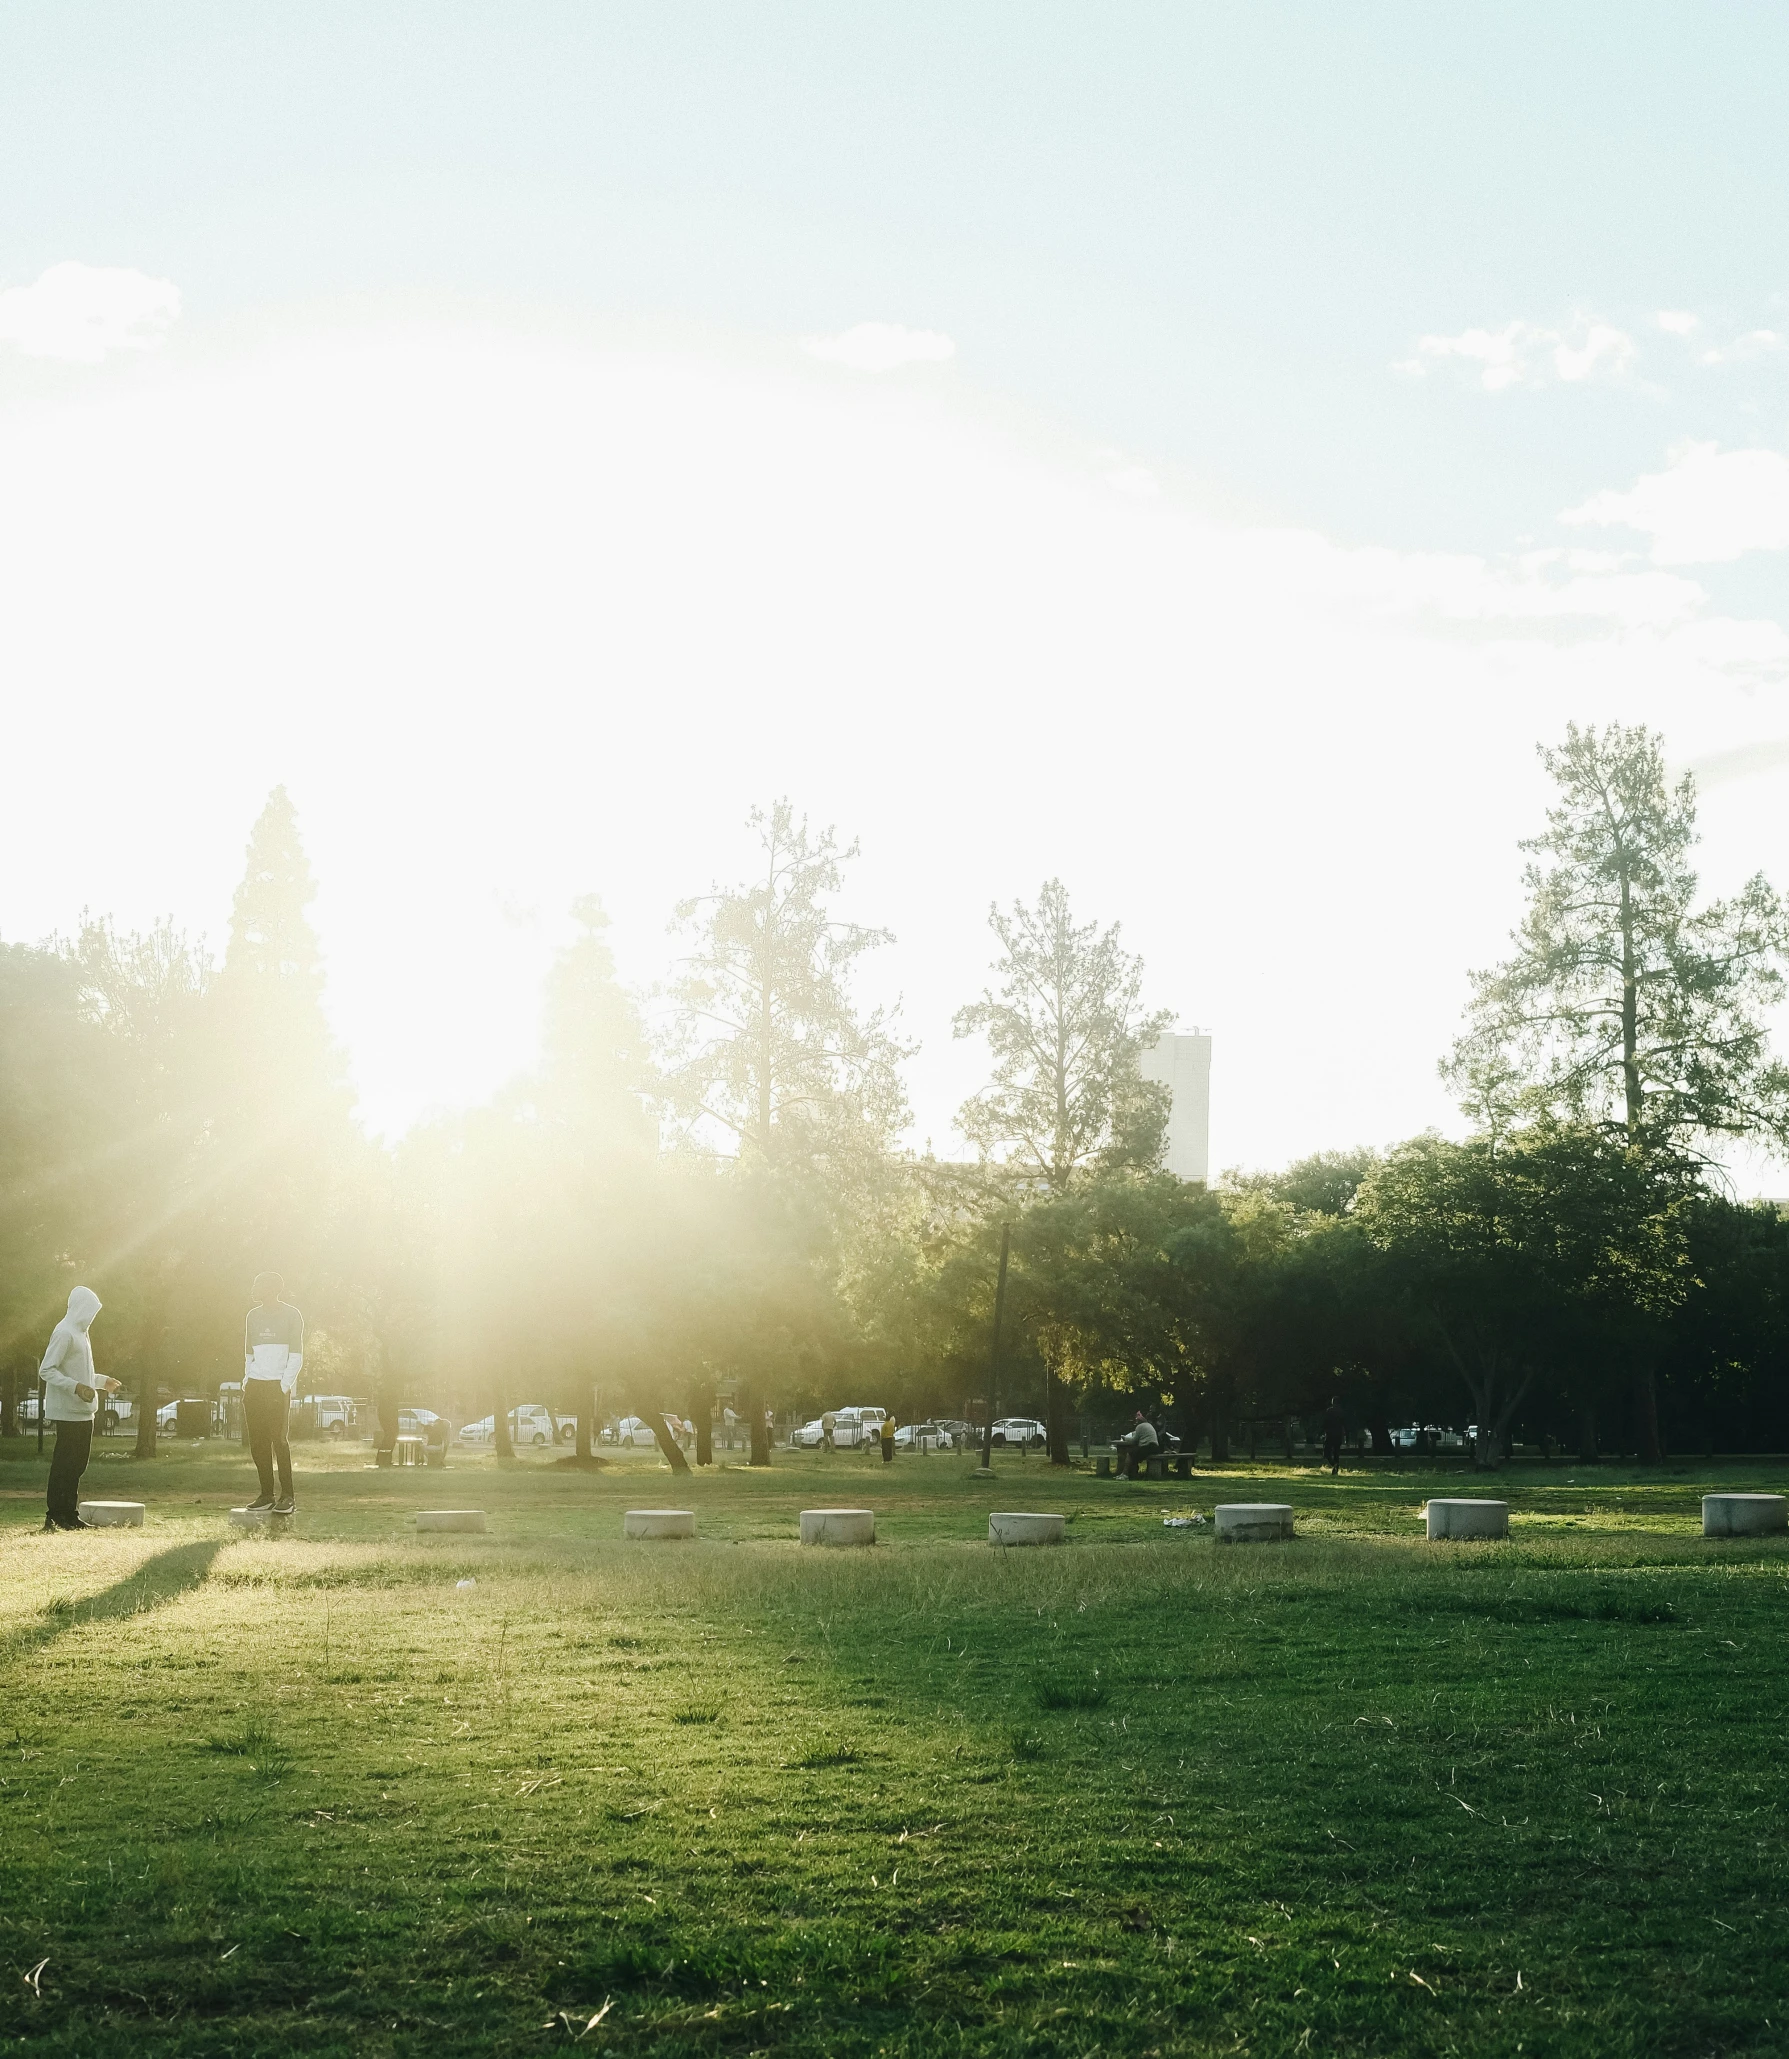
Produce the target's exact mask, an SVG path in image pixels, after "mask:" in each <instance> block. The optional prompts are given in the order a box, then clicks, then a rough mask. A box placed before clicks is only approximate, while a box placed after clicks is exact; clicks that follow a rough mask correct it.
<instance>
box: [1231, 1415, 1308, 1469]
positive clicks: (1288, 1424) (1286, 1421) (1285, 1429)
mask: <svg viewBox="0 0 1789 2059" xmlns="http://www.w3.org/2000/svg"><path fill="white" fill-rule="evenodd" d="M1280 1429H1281V1432H1282V1433H1283V1435H1284V1437H1285V1440H1286V1463H1287V1465H1290V1464H1291V1463H1292V1461H1293V1460H1294V1459H1295V1458H1296V1457H1297V1456H1298V1453H1297V1451H1296V1449H1295V1448H1294V1446H1293V1443H1292V1418H1291V1417H1290V1416H1282V1417H1281V1418H1280ZM1213 1456H1214V1457H1215V1456H1216V1453H1215V1452H1214V1453H1213Z"/></svg>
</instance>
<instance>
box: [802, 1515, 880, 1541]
mask: <svg viewBox="0 0 1789 2059" xmlns="http://www.w3.org/2000/svg"><path fill="white" fill-rule="evenodd" d="M801 1541H802V1543H803V1544H874V1543H875V1541H876V1512H875V1511H874V1509H803V1510H802V1512H801Z"/></svg>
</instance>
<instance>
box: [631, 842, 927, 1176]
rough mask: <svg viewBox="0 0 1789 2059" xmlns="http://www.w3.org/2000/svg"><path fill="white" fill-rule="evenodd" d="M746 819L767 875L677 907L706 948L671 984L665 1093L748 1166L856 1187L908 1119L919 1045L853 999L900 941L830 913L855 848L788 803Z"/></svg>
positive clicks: (694, 1131)
mask: <svg viewBox="0 0 1789 2059" xmlns="http://www.w3.org/2000/svg"><path fill="white" fill-rule="evenodd" d="M748 822H749V826H750V827H751V828H752V829H754V830H755V831H756V832H757V834H758V841H759V846H760V849H761V851H762V854H763V856H762V860H761V863H760V868H759V872H758V877H757V878H756V879H755V880H752V881H749V882H747V883H745V884H743V885H740V886H737V887H730V888H721V887H716V888H715V889H714V890H713V891H712V892H711V893H709V894H707V895H704V896H701V897H699V898H697V899H694V900H690V901H685V902H684V903H682V905H681V906H680V907H679V908H678V910H677V921H678V923H679V925H680V926H682V927H683V928H684V929H685V930H686V931H688V932H690V933H691V934H693V936H694V939H695V948H694V950H693V951H692V952H691V953H690V955H689V956H688V957H687V958H686V959H685V960H684V962H683V965H682V967H681V969H680V970H679V972H678V975H677V977H676V979H675V980H674V982H673V984H672V988H671V992H672V997H673V999H674V1000H675V1002H676V1005H677V1017H676V1021H675V1025H674V1027H673V1030H672V1033H671V1040H670V1052H669V1062H668V1064H667V1066H666V1071H665V1091H666V1094H667V1097H668V1100H669V1102H670V1104H671V1106H672V1108H673V1109H674V1110H675V1111H676V1113H677V1114H678V1116H679V1117H680V1118H681V1120H682V1122H683V1124H684V1127H685V1133H686V1135H699V1134H700V1133H702V1132H704V1131H709V1132H713V1131H718V1132H719V1133H720V1136H721V1138H722V1139H723V1140H724V1142H725V1144H726V1146H727V1148H728V1149H730V1150H731V1151H732V1152H733V1153H734V1154H736V1155H737V1156H738V1157H739V1159H740V1160H741V1161H742V1162H749V1161H753V1160H755V1161H757V1162H758V1163H760V1164H762V1165H767V1166H770V1167H773V1168H776V1169H780V1170H796V1169H802V1170H818V1171H821V1172H823V1173H825V1174H827V1175H828V1176H830V1177H832V1178H833V1179H834V1180H835V1181H837V1180H845V1181H849V1180H850V1179H851V1178H853V1177H856V1176H861V1175H862V1173H863V1172H864V1171H865V1170H866V1169H867V1167H868V1165H869V1164H870V1162H872V1161H874V1160H875V1159H877V1158H879V1157H880V1155H881V1154H882V1153H883V1151H885V1149H886V1148H887V1146H888V1144H889V1142H890V1141H891V1139H892V1138H893V1137H894V1136H895V1134H896V1133H897V1132H898V1131H899V1129H900V1127H901V1125H902V1123H903V1122H904V1121H905V1120H906V1100H905V1096H904V1094H903V1091H902V1088H901V1080H900V1065H901V1061H902V1060H903V1059H904V1058H906V1057H907V1056H909V1055H910V1051H909V1047H907V1046H906V1045H904V1044H903V1043H902V1042H901V1041H900V1040H899V1038H898V1037H897V1036H896V1035H895V1033H894V1029H893V1023H892V1018H891V1016H890V1013H889V1012H888V1011H887V1010H885V1009H880V1008H878V1009H873V1010H871V1011H870V1012H869V1013H868V1014H860V1013H859V1012H858V1009H857V1007H856V1004H855V1002H854V1000H853V998H852V995H851V990H850V983H851V973H852V970H853V968H854V967H855V965H856V963H857V961H858V960H859V959H860V958H861V957H862V956H863V955H864V954H865V953H866V952H867V951H872V950H874V949H876V948H877V946H879V945H881V944H886V943H888V942H890V941H892V939H891V938H890V936H889V933H888V932H887V931H886V930H881V929H866V928H864V927H862V926H861V925H860V924H857V923H851V922H842V921H839V920H837V919H836V918H835V917H834V916H833V915H832V913H831V911H830V908H829V906H828V902H829V898H830V896H832V895H833V894H836V893H837V892H838V891H839V890H840V888H841V886H842V885H843V880H844V866H845V865H846V864H847V863H848V862H849V861H850V860H851V859H853V858H855V857H856V856H857V846H856V844H855V843H853V844H851V845H850V846H849V847H848V848H846V849H844V850H840V849H839V848H838V845H837V841H836V839H835V836H834V833H833V831H832V830H831V829H825V830H822V831H821V832H820V833H819V834H818V835H814V834H812V833H810V831H809V829H808V825H807V819H806V817H805V816H804V817H803V818H802V819H801V820H800V821H799V822H798V821H797V820H796V818H795V815H794V812H793V810H792V809H791V807H790V805H789V803H788V802H787V801H778V802H776V803H775V804H774V806H773V807H772V808H771V811H770V813H769V814H768V815H766V814H764V813H763V812H762V811H761V810H758V809H754V810H753V811H752V813H751V815H750V817H749V818H748Z"/></svg>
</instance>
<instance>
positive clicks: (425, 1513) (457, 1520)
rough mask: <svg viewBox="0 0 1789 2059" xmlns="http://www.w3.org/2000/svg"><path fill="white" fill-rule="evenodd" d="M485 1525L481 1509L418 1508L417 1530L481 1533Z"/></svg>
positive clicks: (483, 1513)
mask: <svg viewBox="0 0 1789 2059" xmlns="http://www.w3.org/2000/svg"><path fill="white" fill-rule="evenodd" d="M484 1526H485V1512H484V1510H483V1509H418V1510H417V1511H416V1527H417V1529H419V1530H476V1531H479V1532H481V1533H482V1531H483V1530H484Z"/></svg>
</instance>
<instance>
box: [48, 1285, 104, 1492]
mask: <svg viewBox="0 0 1789 2059" xmlns="http://www.w3.org/2000/svg"><path fill="white" fill-rule="evenodd" d="M99 1310H100V1299H99V1296H98V1295H97V1294H95V1293H94V1291H93V1289H92V1288H91V1287H73V1288H71V1289H70V1290H69V1296H68V1313H67V1315H65V1316H64V1317H63V1318H62V1320H61V1321H60V1322H59V1323H58V1324H57V1325H56V1327H55V1328H54V1329H53V1330H52V1331H51V1332H50V1341H49V1345H48V1347H47V1348H46V1350H45V1352H44V1355H43V1363H42V1364H41V1365H40V1366H39V1367H38V1369H37V1370H38V1376H39V1378H41V1379H42V1381H43V1410H44V1419H45V1420H46V1421H47V1422H51V1423H54V1424H55V1425H56V1450H55V1453H54V1455H53V1456H52V1458H51V1460H50V1492H49V1508H48V1510H47V1512H46V1513H45V1516H44V1519H43V1526H44V1528H45V1529H46V1530H85V1529H86V1528H87V1525H86V1524H85V1523H84V1522H83V1521H82V1520H81V1475H82V1474H83V1473H84V1472H85V1471H86V1470H87V1461H88V1459H89V1458H90V1457H91V1456H92V1453H93V1412H94V1410H95V1409H96V1408H97V1407H98V1406H99V1397H100V1394H101V1392H102V1391H103V1392H105V1393H107V1394H116V1393H117V1392H118V1382H117V1381H116V1380H114V1379H112V1378H110V1377H109V1376H108V1375H106V1374H104V1373H96V1372H95V1371H94V1370H93V1343H92V1340H91V1339H90V1338H89V1336H88V1335H87V1332H88V1330H89V1329H90V1328H91V1327H92V1324H93V1318H94V1317H95V1316H96V1315H98V1313H99Z"/></svg>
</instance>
